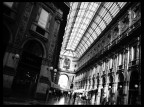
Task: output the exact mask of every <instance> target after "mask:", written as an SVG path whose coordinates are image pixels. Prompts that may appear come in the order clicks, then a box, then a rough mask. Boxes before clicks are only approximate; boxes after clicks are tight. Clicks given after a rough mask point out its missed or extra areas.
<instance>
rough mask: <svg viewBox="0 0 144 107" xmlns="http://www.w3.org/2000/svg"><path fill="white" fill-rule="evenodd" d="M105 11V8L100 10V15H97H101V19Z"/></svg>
mask: <svg viewBox="0 0 144 107" xmlns="http://www.w3.org/2000/svg"><path fill="white" fill-rule="evenodd" d="M106 12H107V11H106V10H105V8H102V9H101V11H100V13H99V15H101V16H102V17H104V15H105V14H106Z"/></svg>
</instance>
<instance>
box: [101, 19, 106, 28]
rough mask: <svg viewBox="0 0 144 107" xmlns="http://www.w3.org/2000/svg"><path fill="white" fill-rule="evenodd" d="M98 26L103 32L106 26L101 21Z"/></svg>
mask: <svg viewBox="0 0 144 107" xmlns="http://www.w3.org/2000/svg"><path fill="white" fill-rule="evenodd" d="M99 26H100V27H101V29H102V30H104V29H105V28H106V25H105V23H104V21H103V20H101V22H100V24H99Z"/></svg>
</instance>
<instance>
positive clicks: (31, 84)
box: [13, 40, 43, 98]
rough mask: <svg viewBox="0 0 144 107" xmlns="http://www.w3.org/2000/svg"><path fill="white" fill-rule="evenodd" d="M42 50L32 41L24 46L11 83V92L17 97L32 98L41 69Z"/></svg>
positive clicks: (39, 45)
mask: <svg viewBox="0 0 144 107" xmlns="http://www.w3.org/2000/svg"><path fill="white" fill-rule="evenodd" d="M42 49H43V48H42V46H41V44H39V43H38V42H37V41H34V40H33V41H32V40H31V41H29V42H28V43H27V44H26V45H25V46H24V50H23V52H22V55H21V57H20V61H19V64H18V67H17V73H16V76H15V78H14V82H13V90H14V92H16V93H17V95H20V96H21V95H23V96H25V97H32V98H33V97H34V94H35V91H36V87H37V82H38V77H39V73H40V68H41V62H42V56H43V50H42Z"/></svg>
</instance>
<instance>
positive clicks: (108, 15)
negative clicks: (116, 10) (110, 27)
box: [104, 13, 112, 24]
mask: <svg viewBox="0 0 144 107" xmlns="http://www.w3.org/2000/svg"><path fill="white" fill-rule="evenodd" d="M104 20H105V21H106V23H107V24H109V23H110V22H111V20H112V18H111V16H110V14H109V13H107V14H106V15H105V17H104Z"/></svg>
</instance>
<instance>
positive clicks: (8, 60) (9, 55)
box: [3, 44, 21, 94]
mask: <svg viewBox="0 0 144 107" xmlns="http://www.w3.org/2000/svg"><path fill="white" fill-rule="evenodd" d="M20 53H21V49H20V48H17V47H16V46H14V45H13V44H9V45H8V47H7V50H6V52H5V55H4V58H3V88H4V93H5V91H6V90H7V91H8V92H6V94H7V93H9V92H10V91H11V86H12V83H13V79H14V77H15V75H16V69H17V66H18V62H19V57H20Z"/></svg>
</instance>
